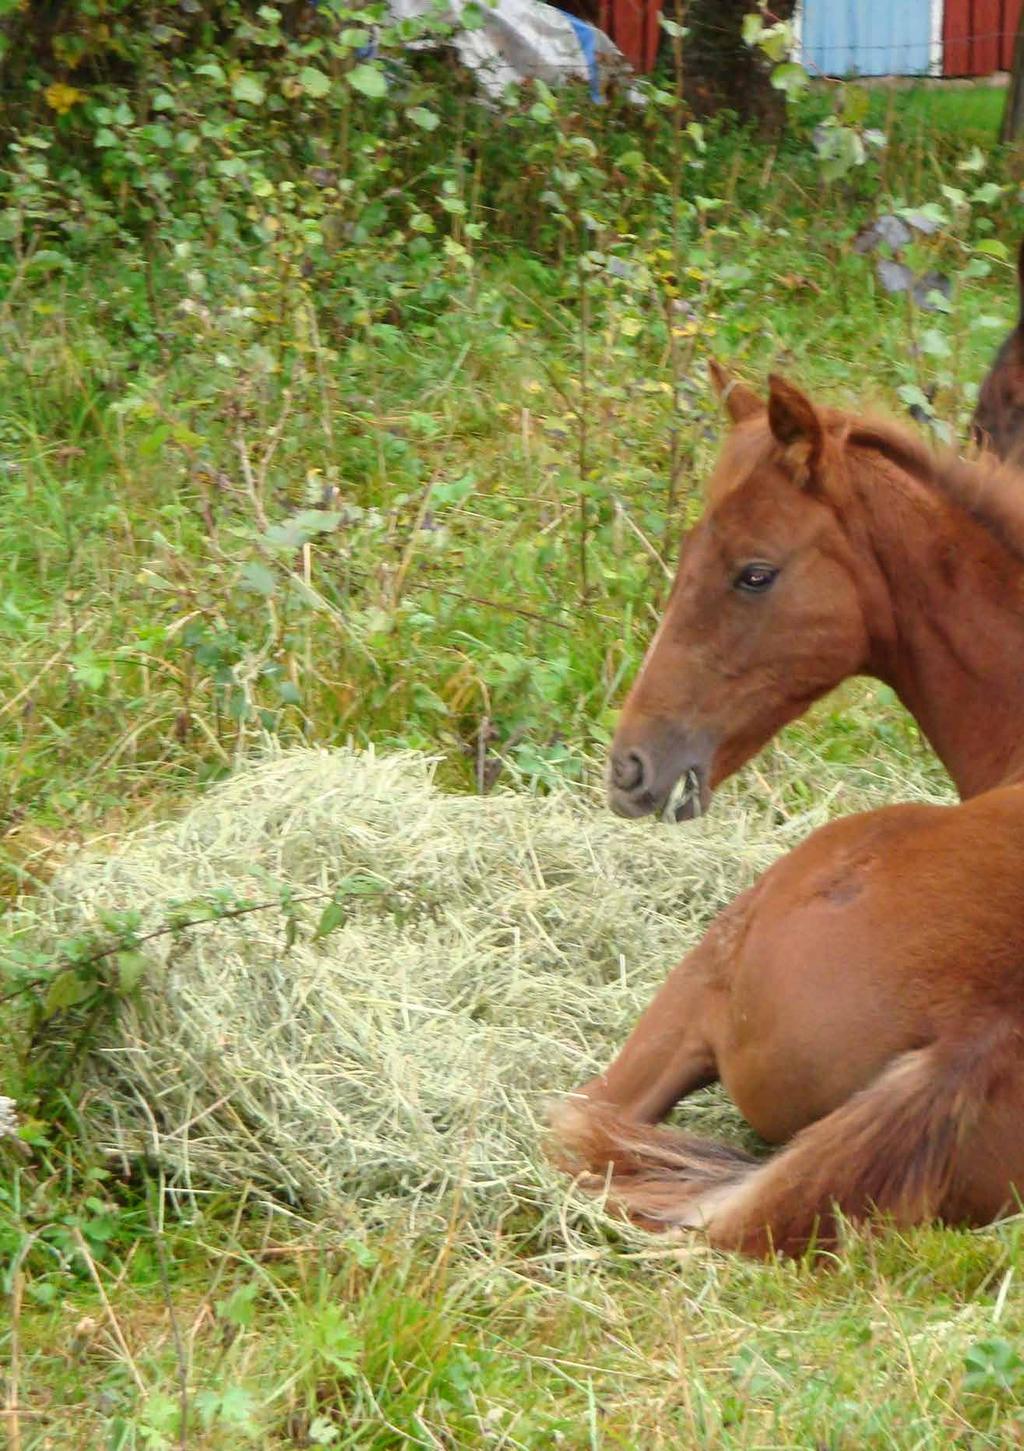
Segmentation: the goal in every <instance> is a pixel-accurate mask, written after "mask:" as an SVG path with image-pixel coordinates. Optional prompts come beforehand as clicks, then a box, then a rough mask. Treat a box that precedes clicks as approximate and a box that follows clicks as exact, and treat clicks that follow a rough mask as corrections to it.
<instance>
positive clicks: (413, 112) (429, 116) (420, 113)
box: [405, 106, 441, 131]
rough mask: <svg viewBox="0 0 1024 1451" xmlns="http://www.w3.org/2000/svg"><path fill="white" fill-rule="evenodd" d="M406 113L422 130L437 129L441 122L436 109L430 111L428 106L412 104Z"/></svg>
mask: <svg viewBox="0 0 1024 1451" xmlns="http://www.w3.org/2000/svg"><path fill="white" fill-rule="evenodd" d="M405 114H406V115H407V116H408V118H409V120H410V121H411V122H412V124H413V125H414V126H418V127H419V128H420V130H421V131H436V130H437V128H438V126H440V124H441V118H440V116H438V115H437V113H436V112H435V111H428V110H427V108H426V106H410V107H409V109H408V111H406V113H405Z"/></svg>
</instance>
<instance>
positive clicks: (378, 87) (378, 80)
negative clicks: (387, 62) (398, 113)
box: [348, 64, 388, 100]
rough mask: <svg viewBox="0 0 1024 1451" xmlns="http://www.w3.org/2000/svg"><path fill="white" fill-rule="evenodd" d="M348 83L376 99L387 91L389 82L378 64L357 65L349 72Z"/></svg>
mask: <svg viewBox="0 0 1024 1451" xmlns="http://www.w3.org/2000/svg"><path fill="white" fill-rule="evenodd" d="M348 83H349V85H350V86H351V87H352V89H353V90H354V91H358V92H359V93H360V95H363V96H370V97H372V98H373V99H374V100H376V99H378V98H379V97H380V96H383V95H385V94H386V93H387V89H388V83H387V80H386V78H385V76H384V72H383V71H382V70H381V68H380V66H378V65H367V64H364V65H357V66H355V67H353V69H352V70H351V71H350V72H349V77H348Z"/></svg>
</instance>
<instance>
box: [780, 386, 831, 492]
mask: <svg viewBox="0 0 1024 1451" xmlns="http://www.w3.org/2000/svg"><path fill="white" fill-rule="evenodd" d="M768 426H769V427H770V428H771V431H772V434H773V436H774V438H775V439H776V441H777V442H778V443H781V444H782V447H783V448H784V449H785V451H786V461H787V463H789V464H790V465H791V466H792V468H793V470H794V472H795V473H796V474H797V476H798V478H799V480H800V482H801V483H806V482H808V481H809V480H810V479H811V478H813V476H814V472H815V470H816V468H817V467H818V464H819V463H820V462H821V453H822V449H823V447H824V443H825V430H824V428H823V427H822V423H821V419H820V417H819V416H818V411H817V409H816V408H815V406H814V404H813V403H812V402H811V400H810V399H809V398H808V397H807V395H806V393H801V392H800V389H799V388H795V387H794V386H793V384H792V383H789V382H787V381H786V379H785V378H780V377H779V375H778V374H777V373H772V374H770V375H769V377H768Z"/></svg>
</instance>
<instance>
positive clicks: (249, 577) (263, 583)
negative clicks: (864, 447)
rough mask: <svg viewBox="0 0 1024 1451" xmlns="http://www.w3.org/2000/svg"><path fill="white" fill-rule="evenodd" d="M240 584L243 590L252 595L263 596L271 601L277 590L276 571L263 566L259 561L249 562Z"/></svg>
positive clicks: (243, 571) (241, 576) (251, 560)
mask: <svg viewBox="0 0 1024 1451" xmlns="http://www.w3.org/2000/svg"><path fill="white" fill-rule="evenodd" d="M238 582H239V584H240V586H241V587H242V589H244V590H247V591H248V592H249V593H250V594H257V595H262V596H263V597H264V599H270V597H271V595H273V593H274V591H275V590H276V589H277V576H276V575H275V573H274V571H273V570H272V569H268V568H267V566H266V565H265V564H261V563H260V562H259V560H258V559H250V560H249V563H248V564H247V565H246V566H245V568H244V569H243V570H242V573H241V575H240V576H239V580H238Z"/></svg>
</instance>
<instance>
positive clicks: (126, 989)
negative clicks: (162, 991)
mask: <svg viewBox="0 0 1024 1451" xmlns="http://www.w3.org/2000/svg"><path fill="white" fill-rule="evenodd" d="M145 973H146V958H145V955H144V954H143V953H141V952H119V953H118V954H117V985H118V987H119V988H120V989H121V991H122V992H123V993H133V992H134V991H135V989H136V988H137V987H138V985H139V983H140V982H141V981H142V979H143V977H144V976H145Z"/></svg>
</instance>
